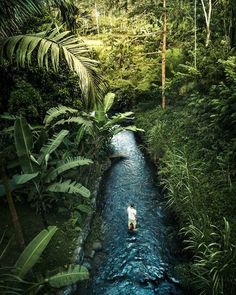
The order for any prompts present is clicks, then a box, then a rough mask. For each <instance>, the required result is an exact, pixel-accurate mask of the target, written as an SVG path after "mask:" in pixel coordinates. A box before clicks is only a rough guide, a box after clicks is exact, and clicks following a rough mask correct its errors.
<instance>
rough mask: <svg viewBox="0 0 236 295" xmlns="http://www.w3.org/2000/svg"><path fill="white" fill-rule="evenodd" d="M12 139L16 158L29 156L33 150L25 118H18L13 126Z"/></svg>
mask: <svg viewBox="0 0 236 295" xmlns="http://www.w3.org/2000/svg"><path fill="white" fill-rule="evenodd" d="M14 138H15V146H16V153H17V156H18V157H22V156H29V155H30V153H31V150H32V148H33V137H32V133H31V130H30V127H29V124H28V123H27V122H26V120H25V118H22V117H21V118H18V119H16V121H15V125H14Z"/></svg>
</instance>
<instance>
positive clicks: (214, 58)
mask: <svg viewBox="0 0 236 295" xmlns="http://www.w3.org/2000/svg"><path fill="white" fill-rule="evenodd" d="M2 2H3V3H2V5H1V7H0V61H1V64H0V71H1V75H0V87H1V94H0V112H1V126H0V127H1V133H0V135H1V154H0V160H1V161H0V164H1V177H2V182H1V194H2V195H3V194H6V195H7V200H8V202H10V203H11V205H12V206H14V204H16V209H17V207H18V206H30V208H31V209H30V210H32V212H34V213H33V214H35V216H37V215H36V213H40V215H41V218H42V220H43V223H44V227H45V226H47V225H48V223H50V222H49V218H48V217H49V216H48V215H50V214H52V213H55V214H56V216H57V218H58V217H59V216H63V218H64V219H65V220H66V222H65V224H64V226H63V229H66V231H69V229H70V230H71V229H72V230H74V231H75V232H76V234H77V233H79V232H80V231H81V228H82V227H83V223H84V221H85V219H86V216H87V215H88V214H90V213H91V212H92V211H93V204H92V203H91V198H90V197H89V196H90V194H91V191H92V190H93V188H94V184H95V182H96V180H97V178H98V177H99V176H100V175H101V170H102V164H103V163H104V161H105V160H106V157H107V155H108V154H109V149H110V146H109V143H110V139H111V137H112V136H113V135H114V134H116V133H117V132H119V131H121V130H123V129H124V128H126V129H128V130H132V131H139V130H140V129H139V128H136V127H134V126H130V122H131V120H133V118H134V114H133V112H132V111H134V112H135V115H136V117H137V120H136V123H137V124H136V125H137V126H138V127H140V128H142V129H144V130H145V131H146V132H145V133H144V135H142V137H143V139H144V141H145V145H146V148H147V150H148V151H149V153H150V155H151V156H152V158H153V160H154V161H155V163H156V164H157V166H158V171H159V179H160V181H161V183H162V186H163V189H164V191H165V196H166V200H167V204H168V206H169V208H170V209H171V210H172V212H173V214H174V215H175V216H176V218H177V220H178V223H179V230H180V235H181V237H182V238H183V240H184V247H185V252H184V253H185V254H186V255H187V256H188V257H189V260H190V261H189V263H186V264H185V265H183V266H182V265H181V266H180V267H179V269H181V270H182V273H183V279H182V282H183V285H184V284H185V287H186V289H187V290H188V288H190V287H191V292H192V290H193V289H192V288H193V287H194V289H195V292H196V294H214V295H216V294H227V295H228V294H229V295H230V294H234V290H235V285H236V281H235V275H234V274H235V270H236V263H235V261H236V257H235V255H236V254H235V253H236V250H235V245H236V232H235V228H236V219H235V209H236V208H235V202H234V196H235V190H236V189H235V181H236V167H235V149H236V141H235V138H236V134H235V130H236V128H235V125H236V124H235V123H236V58H235V46H236V25H235V24H236V6H235V3H234V2H235V1H233V0H224V1H223V0H222V1H213V0H212V1H211V0H209V1H193V0H188V1H181V0H173V1H166V2H167V11H166V12H167V22H168V23H167V32H166V33H167V51H166V83H165V92H166V98H167V110H166V111H165V112H163V110H162V109H161V107H160V105H161V91H162V90H161V62H162V59H161V46H162V33H163V32H162V27H163V2H162V1H161V0H141V1H140V0H139V1H136V0H133V1H128V0H112V1H108V0H96V1H95V0H89V1H72V0H50V1H44V0H41V1H35V0H27V1H19V0H12V1H10V2H9V1H6V0H4V1H2ZM69 31H71V32H72V33H70V32H69ZM109 92H110V93H109ZM107 93H108V94H107ZM117 112H118V114H117ZM122 112H124V113H122ZM23 138H24V140H23ZM80 183H82V184H80ZM3 191H4V193H3ZM6 192H7V193H6ZM0 198H1V199H0V201H1V205H2V204H3V206H5V200H6V197H5V196H4V197H0ZM11 208H13V207H11ZM4 209H6V208H5V207H4ZM13 209H14V208H13ZM16 212H17V211H16ZM16 212H15V211H14V210H13V215H14V214H15V213H16ZM13 219H14V220H15V221H16V220H17V219H16V215H14V216H13ZM19 226H20V222H18V224H15V228H16V230H17V229H18V230H19ZM41 230H42V228H40V229H38V232H39V231H41ZM30 239H32V237H30ZM26 240H27V241H28V240H29V238H28V237H27V238H26ZM1 242H2V248H3V249H4V250H3V252H2V255H0V266H1V267H2V266H4V269H2V268H0V280H1V275H2V274H3V276H5V274H6V272H7V276H5V277H6V278H7V280H8V279H9V281H8V283H7V284H9V282H11V280H13V281H14V282H15V283H16V289H15V290H13V291H16V292H18V291H19V292H20V291H21V290H20V289H21V288H25V287H26V286H28V287H29V286H35V287H36V286H38V287H40V288H41V286H42V285H43V284H44V283H46V284H47V285H48V283H50V282H49V281H46V280H47V279H46V277H45V276H43V277H41V280H40V281H39V282H37V283H32V282H30V285H27V284H26V285H24V284H23V282H22V281H21V283H22V284H23V285H22V284H21V283H20V286H19V288H18V285H17V284H18V283H19V280H18V278H17V277H16V276H15V274H12V271H13V273H14V271H15V268H14V267H13V268H10V269H5V261H4V256H5V255H4V254H5V252H6V251H5V250H6V249H7V248H8V244H9V243H10V244H11V243H12V242H11V234H10V233H8V232H7V233H6V234H5V235H3V238H2V239H1ZM22 243H23V244H24V241H23V240H22ZM22 243H21V245H22ZM16 248H17V247H16ZM49 248H50V245H49ZM26 249H27V248H26ZM45 251H47V249H46V250H45ZM0 253H1V252H0ZM18 253H19V249H18ZM23 253H24V252H23ZM19 255H20V254H19ZM42 260H43V259H42ZM2 261H3V262H2ZM10 267H12V265H11V266H10ZM34 268H35V266H34ZM72 269H73V267H72V268H70V269H69V270H68V272H69V273H70V272H71V271H72ZM189 270H190V272H189ZM64 271H65V270H64ZM43 275H45V273H44V274H43ZM16 281H17V282H16ZM68 282H69V281H68ZM38 283H39V285H37V284H38ZM32 284H33V285H32ZM1 287H2V286H1V285H0V288H1ZM52 287H54V286H53V284H52ZM33 288H34V287H33ZM35 290H36V289H35Z"/></svg>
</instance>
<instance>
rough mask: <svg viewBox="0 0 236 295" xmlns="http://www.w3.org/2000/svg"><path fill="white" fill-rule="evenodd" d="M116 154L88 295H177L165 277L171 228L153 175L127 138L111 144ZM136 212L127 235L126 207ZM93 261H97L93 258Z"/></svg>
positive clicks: (170, 263) (173, 283)
mask: <svg viewBox="0 0 236 295" xmlns="http://www.w3.org/2000/svg"><path fill="white" fill-rule="evenodd" d="M112 144H113V146H114V150H115V153H119V154H123V155H125V156H126V157H125V158H124V159H122V160H120V161H119V162H117V163H116V164H114V165H113V167H112V168H111V169H110V171H109V174H108V176H107V178H106V182H105V188H104V190H103V196H102V200H103V203H102V210H101V214H102V217H103V233H104V235H103V250H102V253H100V254H98V255H99V266H98V267H97V269H96V271H95V273H94V274H93V276H92V281H91V288H90V291H89V294H97V295H149V294H150V295H151V294H164V295H168V294H182V292H181V290H180V289H179V285H178V282H177V281H176V280H175V278H173V277H172V275H171V274H170V269H171V268H172V266H173V265H174V264H175V263H176V261H177V260H176V258H175V256H174V254H173V253H171V251H173V249H174V246H173V239H171V240H170V238H169V236H170V233H171V228H170V226H169V225H168V223H167V222H166V219H167V213H166V212H165V209H164V204H163V198H162V196H161V195H160V194H159V190H158V188H157V187H156V185H155V181H154V175H153V172H152V169H151V167H150V165H149V163H148V162H147V160H146V159H145V157H144V155H143V153H142V152H141V151H140V149H139V147H138V146H137V144H136V141H135V138H134V135H133V133H132V132H128V131H124V132H122V133H119V134H117V135H116V136H115V137H114V138H113V140H112ZM130 202H132V203H133V204H134V205H135V208H136V209H137V215H138V230H137V232H136V233H129V232H128V230H127V211H126V209H127V206H128V204H129V203H130ZM95 260H96V258H95Z"/></svg>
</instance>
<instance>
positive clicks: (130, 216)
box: [127, 204, 137, 230]
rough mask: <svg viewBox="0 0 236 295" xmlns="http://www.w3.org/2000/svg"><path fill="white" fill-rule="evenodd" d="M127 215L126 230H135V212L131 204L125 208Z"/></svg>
mask: <svg viewBox="0 0 236 295" xmlns="http://www.w3.org/2000/svg"><path fill="white" fill-rule="evenodd" d="M127 213H128V228H129V230H135V229H136V228H137V210H136V209H135V208H134V205H133V204H130V205H129V206H128V208H127Z"/></svg>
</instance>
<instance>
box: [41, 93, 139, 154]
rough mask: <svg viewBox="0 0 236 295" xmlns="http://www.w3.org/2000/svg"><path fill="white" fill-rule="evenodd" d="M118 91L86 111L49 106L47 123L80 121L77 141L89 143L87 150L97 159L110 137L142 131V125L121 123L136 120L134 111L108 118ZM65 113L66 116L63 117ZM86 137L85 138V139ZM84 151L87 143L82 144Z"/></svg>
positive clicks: (78, 122)
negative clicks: (94, 107) (88, 111)
mask: <svg viewBox="0 0 236 295" xmlns="http://www.w3.org/2000/svg"><path fill="white" fill-rule="evenodd" d="M114 98H115V94H114V93H108V94H107V95H106V96H105V97H104V99H103V102H102V103H100V104H99V105H98V106H97V108H96V109H95V110H94V111H93V112H91V113H90V114H87V113H85V112H81V111H78V110H76V109H72V108H69V107H65V106H58V107H56V108H52V109H50V110H48V112H47V115H46V117H45V120H44V123H45V126H46V127H47V128H55V127H56V126H60V125H61V126H63V125H65V124H76V125H79V126H78V128H76V129H75V131H74V133H75V136H73V137H75V143H76V144H77V146H79V145H81V146H84V144H86V143H87V142H88V144H87V148H88V149H89V151H88V150H87V151H86V152H87V153H88V154H89V155H91V157H92V158H96V159H98V158H99V157H100V156H101V153H103V152H105V150H106V149H108V147H109V143H110V140H111V138H112V136H113V135H115V134H117V133H119V132H121V131H123V130H130V131H134V132H135V131H142V129H139V128H136V127H135V126H133V125H132V126H130V125H128V126H121V125H120V124H121V123H122V122H127V121H128V122H129V121H131V120H133V112H126V113H120V114H117V115H114V116H112V117H111V118H109V116H108V112H109V110H110V109H111V107H112V105H113V102H114ZM61 117H62V118H63V117H65V119H64V118H63V119H61ZM82 139H84V141H83V140H82ZM81 148H82V150H83V151H85V150H86V148H85V147H81Z"/></svg>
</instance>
